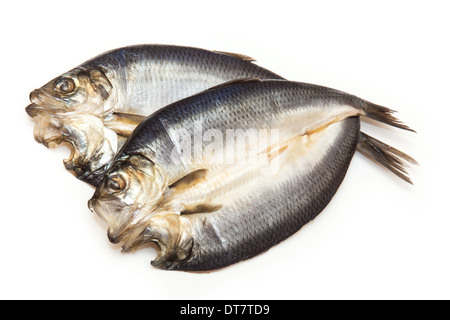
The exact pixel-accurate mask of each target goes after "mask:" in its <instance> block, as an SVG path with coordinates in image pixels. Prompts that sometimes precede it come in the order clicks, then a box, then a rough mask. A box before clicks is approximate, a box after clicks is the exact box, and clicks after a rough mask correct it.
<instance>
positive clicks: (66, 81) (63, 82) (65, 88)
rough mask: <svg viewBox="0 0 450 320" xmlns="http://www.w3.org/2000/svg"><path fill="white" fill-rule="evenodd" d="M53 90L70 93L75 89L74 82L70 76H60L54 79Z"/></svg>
mask: <svg viewBox="0 0 450 320" xmlns="http://www.w3.org/2000/svg"><path fill="white" fill-rule="evenodd" d="M55 90H56V91H58V92H61V93H71V92H73V91H74V90H75V82H74V81H73V79H71V78H61V79H59V80H57V81H56V83H55Z"/></svg>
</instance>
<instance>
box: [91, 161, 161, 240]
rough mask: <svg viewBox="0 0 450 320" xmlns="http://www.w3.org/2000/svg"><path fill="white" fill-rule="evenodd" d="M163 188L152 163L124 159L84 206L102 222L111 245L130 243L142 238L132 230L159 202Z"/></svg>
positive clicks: (158, 171) (156, 169) (115, 163)
mask: <svg viewBox="0 0 450 320" xmlns="http://www.w3.org/2000/svg"><path fill="white" fill-rule="evenodd" d="M165 188H166V183H165V180H164V178H163V175H162V174H161V171H160V169H159V168H158V166H157V165H155V163H154V162H153V161H151V160H149V159H148V158H146V157H144V156H141V155H132V156H126V157H125V158H123V159H120V160H118V161H116V162H114V164H113V166H112V167H111V169H110V170H108V172H107V174H106V176H105V177H104V178H103V180H102V182H101V183H100V185H99V186H98V187H97V189H96V191H95V193H94V196H93V197H92V198H91V199H90V200H89V202H88V206H89V209H90V210H91V211H93V212H95V213H96V214H97V215H98V216H99V217H100V218H101V219H102V220H104V221H106V223H107V225H108V238H109V240H110V241H111V242H112V243H119V242H122V241H124V242H128V243H130V242H134V241H136V239H135V238H136V237H137V236H143V235H142V234H140V233H136V232H135V230H137V229H139V227H141V226H142V225H144V224H145V221H146V219H148V217H149V216H150V215H151V213H152V212H153V211H154V209H155V208H156V207H157V205H158V203H160V202H161V200H162V198H163V192H164V190H165ZM142 231H143V229H142ZM130 238H133V239H130Z"/></svg>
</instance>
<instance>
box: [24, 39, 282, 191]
mask: <svg viewBox="0 0 450 320" xmlns="http://www.w3.org/2000/svg"><path fill="white" fill-rule="evenodd" d="M253 61H254V60H253V59H252V58H250V57H247V56H244V55H240V54H233V53H227V52H216V51H208V50H204V49H199V48H192V47H181V46H171V45H136V46H128V47H123V48H119V49H115V50H111V51H109V52H106V53H104V54H101V55H99V56H97V57H95V58H93V59H91V60H88V61H86V62H85V63H83V64H81V65H79V66H78V67H76V68H74V69H72V70H70V71H69V72H66V73H64V74H62V75H61V76H59V77H57V78H55V79H53V80H52V81H50V82H49V83H47V84H46V85H44V86H43V87H41V88H40V89H37V90H34V91H33V92H31V94H30V101H31V102H32V104H30V105H29V106H28V107H27V108H26V111H27V113H28V114H29V115H30V116H31V117H32V118H33V119H34V120H35V122H36V125H35V129H34V136H35V139H36V141H38V142H40V143H43V144H44V145H46V146H47V147H57V146H59V145H60V144H62V143H63V142H68V143H69V146H71V147H72V149H73V150H72V154H71V156H70V158H69V159H66V160H65V161H64V164H65V166H66V168H67V169H68V170H70V171H72V172H73V173H74V174H75V176H76V177H77V178H79V179H80V180H83V181H85V182H87V183H89V184H91V185H93V186H96V185H97V184H98V183H99V181H100V180H101V178H102V177H103V174H104V172H105V170H106V169H107V168H108V165H109V163H110V162H111V161H112V159H113V158H114V156H115V154H116V152H117V151H118V149H120V147H121V146H122V144H123V143H124V141H125V140H126V138H127V137H128V136H129V135H130V133H131V132H132V131H133V130H134V128H135V127H136V126H137V124H139V123H140V121H142V120H143V119H144V118H145V117H146V116H148V115H150V114H151V113H153V112H155V111H156V110H158V109H160V108H161V107H163V106H166V105H168V104H170V103H172V102H175V101H178V100H180V99H182V98H185V97H188V96H190V95H193V94H195V93H198V92H201V91H203V90H205V89H208V88H210V87H212V86H215V85H218V84H221V83H224V82H227V81H230V80H234V79H240V78H261V79H282V78H281V77H280V76H279V75H277V74H275V73H273V72H271V71H268V70H266V69H264V68H262V67H259V66H257V65H256V64H254V63H253Z"/></svg>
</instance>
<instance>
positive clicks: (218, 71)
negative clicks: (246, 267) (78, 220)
mask: <svg viewBox="0 0 450 320" xmlns="http://www.w3.org/2000/svg"><path fill="white" fill-rule="evenodd" d="M253 61H254V60H253V59H251V58H249V57H247V56H244V55H237V54H231V53H226V52H212V51H207V50H202V49H196V48H188V47H175V46H159V45H144V46H133V47H126V48H121V49H117V50H113V51H110V52H107V53H105V54H102V55H100V56H98V57H96V58H93V59H92V60H89V61H87V62H86V63H84V64H82V65H80V66H79V67H77V68H75V69H73V70H71V71H69V72H67V73H65V74H63V75H62V76H60V77H58V78H56V79H55V80H52V81H50V82H49V83H48V84H46V85H45V86H43V87H42V88H40V89H38V90H35V91H33V92H32V93H31V95H30V100H31V102H32V104H31V105H30V106H28V107H27V108H26V110H27V113H28V114H29V115H30V116H31V117H33V119H34V120H35V121H36V125H35V131H34V134H35V139H36V140H37V141H38V142H41V143H44V144H45V145H46V146H49V147H55V146H58V145H60V144H62V143H68V144H69V145H70V146H71V147H72V150H73V151H72V154H71V157H70V158H69V159H67V160H65V166H66V168H67V169H69V170H71V171H73V172H74V174H75V175H76V176H77V177H78V178H79V179H80V180H83V181H85V182H87V183H89V184H91V185H93V186H94V187H96V191H95V193H94V196H93V197H92V199H91V200H90V201H89V208H90V209H91V210H92V211H94V212H95V213H96V214H98V215H99V216H100V217H102V218H103V219H104V220H105V221H106V222H107V223H108V237H109V239H110V241H111V242H113V243H121V244H122V249H123V250H124V251H132V250H135V249H137V248H139V247H140V246H142V245H144V244H146V243H148V242H154V243H156V244H157V245H158V246H159V249H160V250H159V251H158V255H157V257H156V259H155V260H154V261H152V265H154V266H157V267H160V268H164V269H173V270H212V269H218V268H222V267H225V266H228V265H230V264H233V263H236V262H238V261H241V260H245V259H249V258H251V257H253V256H255V255H257V254H260V253H262V252H264V251H266V250H268V249H269V248H271V247H272V246H274V245H276V244H277V243H279V242H280V241H282V240H284V239H286V238H288V237H289V236H290V235H292V234H293V233H295V232H296V231H298V230H299V229H300V228H301V227H302V226H303V225H305V224H306V223H307V222H309V221H310V220H312V219H314V217H316V216H317V215H318V214H319V213H320V212H321V211H322V210H323V209H324V208H325V206H326V205H327V204H328V203H329V202H330V200H331V199H332V197H333V196H334V194H335V192H336V190H337V189H338V187H339V185H340V184H341V182H342V180H343V178H344V176H345V174H346V171H347V168H348V166H349V164H350V161H351V159H352V157H353V154H354V152H355V150H358V151H359V152H361V153H362V154H364V155H365V156H367V157H368V158H370V159H372V160H374V161H375V162H377V163H379V164H380V165H382V166H384V167H385V168H387V169H388V170H390V171H391V172H393V173H394V174H396V175H397V176H399V177H400V178H402V179H403V180H405V181H407V182H410V183H411V180H410V179H409V177H408V175H407V172H406V170H405V166H406V162H410V163H413V164H416V162H415V161H414V159H412V158H411V157H409V156H408V155H406V154H404V153H403V152H401V151H399V150H397V149H395V148H392V147H390V146H388V145H386V144H384V143H383V142H381V141H379V140H377V139H375V138H373V137H370V136H368V135H367V134H365V133H363V132H361V131H360V118H361V117H363V118H371V119H373V120H376V121H379V122H383V123H386V124H388V125H391V126H394V127H398V128H401V129H405V130H409V131H413V130H412V129H410V128H409V127H408V126H406V125H404V124H403V123H401V122H400V121H399V120H398V119H397V118H395V117H394V116H393V111H392V110H391V109H388V108H385V107H382V106H379V105H376V104H374V103H371V102H368V101H366V100H363V99H360V98H358V97H356V96H353V95H350V94H347V93H344V92H341V91H338V90H334V89H330V88H326V87H322V86H317V85H312V84H307V83H300V82H292V81H287V80H285V79H283V78H282V77H280V76H278V75H277V74H275V73H272V72H271V71H268V70H266V69H264V68H261V67H259V66H257V65H256V64H254V63H253ZM146 116H148V117H146Z"/></svg>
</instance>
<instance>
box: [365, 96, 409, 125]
mask: <svg viewBox="0 0 450 320" xmlns="http://www.w3.org/2000/svg"><path fill="white" fill-rule="evenodd" d="M363 109H364V113H365V114H364V115H365V116H366V117H368V118H370V119H373V120H376V121H380V122H383V123H386V124H388V125H390V126H393V127H397V128H400V129H404V130H408V131H412V132H416V131H414V130H413V129H411V128H410V127H408V126H407V125H406V124H404V123H403V122H401V121H400V120H399V119H397V118H396V117H395V116H394V115H393V114H394V113H396V112H397V111H395V110H392V109H389V108H386V107H382V106H379V105H377V104H374V103H372V102H369V101H364V107H363Z"/></svg>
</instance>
